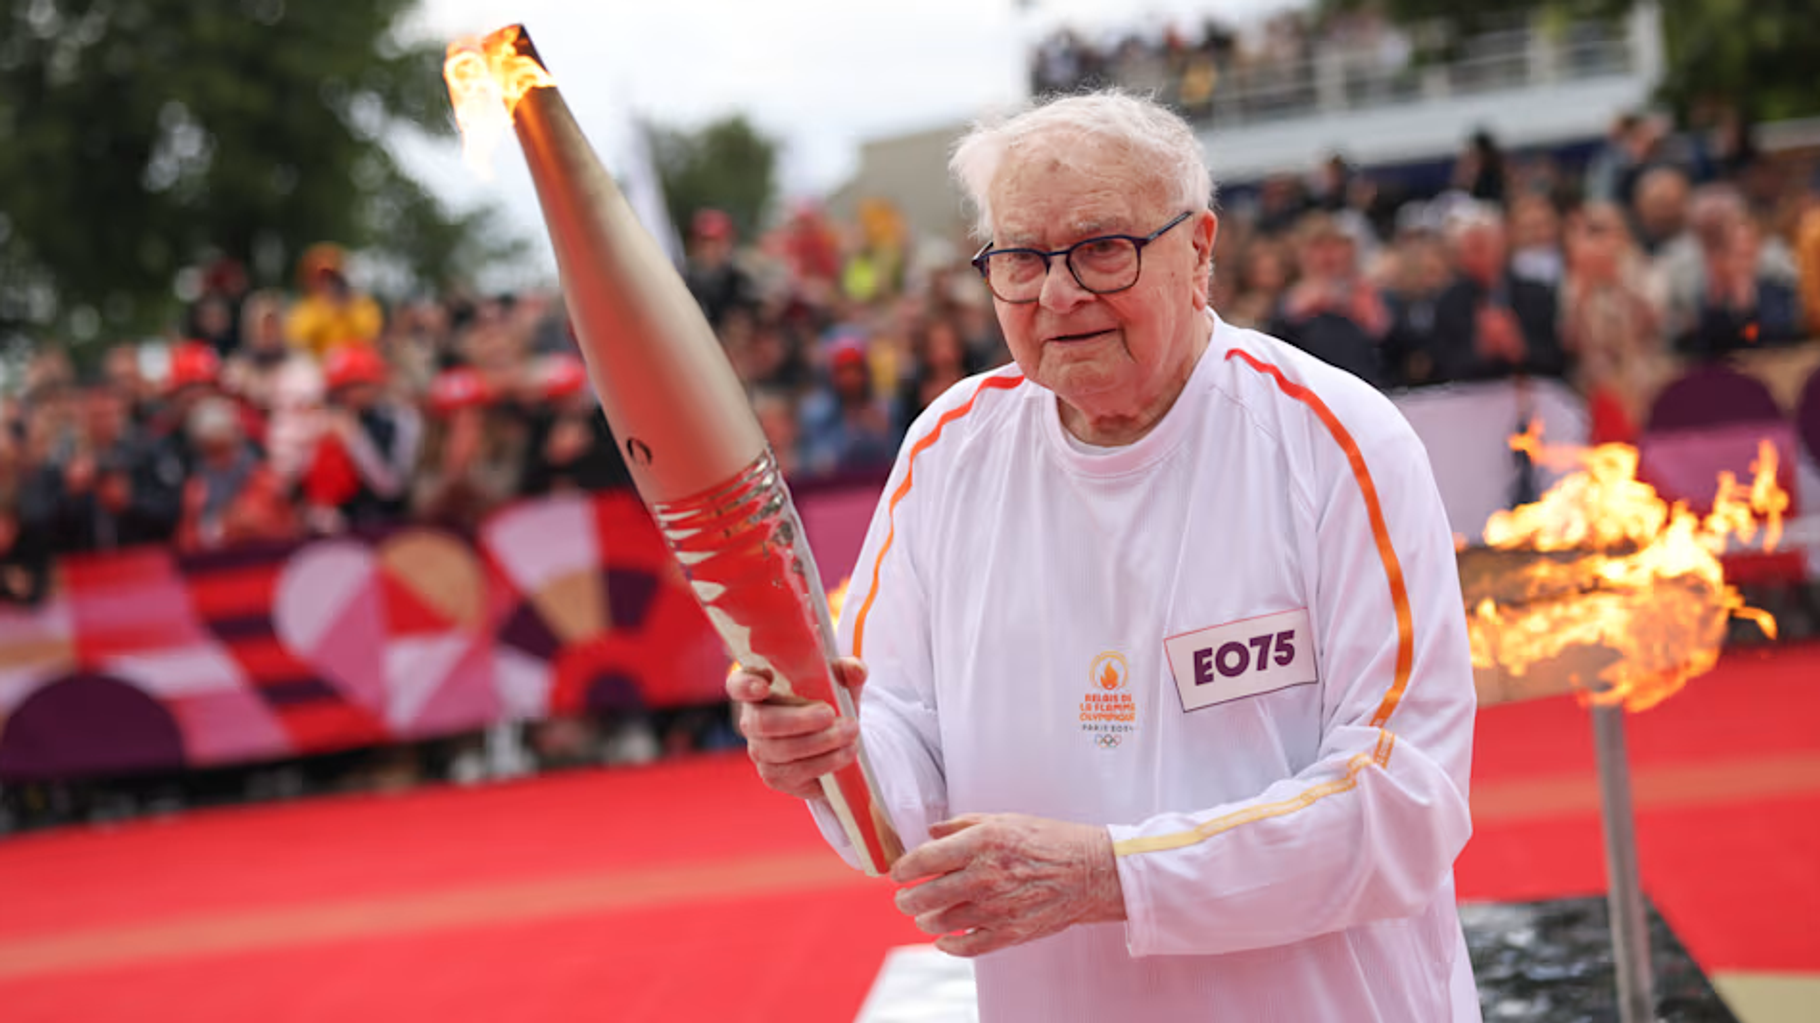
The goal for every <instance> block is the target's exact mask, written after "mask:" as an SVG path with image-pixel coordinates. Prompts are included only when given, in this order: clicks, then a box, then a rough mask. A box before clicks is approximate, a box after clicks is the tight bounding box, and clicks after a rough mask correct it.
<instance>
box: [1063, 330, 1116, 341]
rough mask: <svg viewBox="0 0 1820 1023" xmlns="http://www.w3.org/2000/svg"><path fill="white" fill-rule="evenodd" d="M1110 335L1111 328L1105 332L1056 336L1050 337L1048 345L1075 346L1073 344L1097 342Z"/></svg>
mask: <svg viewBox="0 0 1820 1023" xmlns="http://www.w3.org/2000/svg"><path fill="white" fill-rule="evenodd" d="M1111 333H1112V330H1111V328H1107V329H1106V330H1089V331H1083V332H1082V333H1079V334H1057V335H1055V336H1053V337H1051V338H1050V339H1049V342H1048V343H1050V344H1075V343H1077V342H1081V341H1098V340H1099V339H1100V338H1103V337H1106V336H1107V335H1109V334H1111Z"/></svg>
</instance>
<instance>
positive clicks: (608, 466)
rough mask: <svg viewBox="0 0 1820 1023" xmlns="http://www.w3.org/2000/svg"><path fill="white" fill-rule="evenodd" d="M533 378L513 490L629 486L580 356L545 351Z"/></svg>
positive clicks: (526, 492) (534, 491) (622, 460)
mask: <svg viewBox="0 0 1820 1023" xmlns="http://www.w3.org/2000/svg"><path fill="white" fill-rule="evenodd" d="M533 377H534V378H535V380H536V390H535V391H534V392H533V399H534V400H533V402H532V405H531V410H530V412H529V416H528V418H529V431H528V436H527V440H526V461H525V466H524V478H523V481H522V483H521V485H520V487H519V493H521V494H524V495H526V496H537V495H540V494H548V493H552V492H556V491H563V490H617V489H622V488H629V487H631V486H632V473H631V470H630V469H628V468H627V467H626V460H625V458H624V457H623V456H622V455H621V454H620V451H619V443H618V441H616V440H615V439H614V438H613V431H612V430H611V429H610V428H609V427H608V426H607V417H606V416H604V415H602V414H601V411H600V404H599V402H598V401H597V400H596V399H595V397H594V391H593V389H592V388H591V387H590V386H589V385H588V371H587V367H586V366H584V365H582V361H581V359H579V358H577V357H576V356H573V355H548V356H545V357H544V359H543V362H542V364H541V365H540V366H539V367H538V368H537V370H536V372H535V373H534V374H533Z"/></svg>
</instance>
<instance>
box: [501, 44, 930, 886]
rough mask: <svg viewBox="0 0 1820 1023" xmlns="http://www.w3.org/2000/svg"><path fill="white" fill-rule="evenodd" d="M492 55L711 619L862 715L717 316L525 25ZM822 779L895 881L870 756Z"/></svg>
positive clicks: (651, 480) (770, 663) (601, 390)
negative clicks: (648, 227) (600, 151)
mask: <svg viewBox="0 0 1820 1023" xmlns="http://www.w3.org/2000/svg"><path fill="white" fill-rule="evenodd" d="M481 45H482V47H483V50H484V52H485V54H486V56H487V59H488V60H489V62H490V63H491V64H492V65H493V67H494V72H495V77H496V78H498V79H499V82H500V85H501V88H502V92H503V94H504V95H505V97H506V102H507V104H508V106H509V108H510V110H511V115H512V125H513V130H514V132H515V133H516V134H517V136H518V140H519V142H520V144H521V145H522V146H523V148H524V154H525V160H526V163H527V164H528V165H529V166H530V171H531V179H532V183H533V184H534V185H535V186H536V189H537V197H538V201H539V203H540V204H541V205H542V208H543V215H544V223H545V226H546V227H547V228H548V229H549V233H550V242H551V244H552V246H553V247H554V248H555V250H556V262H557V267H558V269H559V270H560V272H561V275H562V286H563V295H564V298H565V300H566V301H567V303H568V309H569V315H570V317H571V319H572V321H573V323H574V327H575V333H576V335H577V337H578V338H579V340H580V342H581V350H582V355H583V357H584V359H585V360H586V361H587V365H588V374H589V376H590V377H591V378H592V380H593V382H594V386H595V389H596V391H597V392H598V394H599V396H600V402H601V406H602V408H603V409H604V410H605V411H606V415H607V421H608V423H609V424H610V425H611V426H612V427H613V433H614V435H615V436H617V437H618V438H619V441H620V444H621V445H622V447H623V449H624V452H625V454H626V461H627V463H628V464H629V465H630V467H631V471H632V480H633V483H634V484H635V485H636V486H637V488H638V492H639V495H640V496H641V497H642V498H643V499H644V501H645V503H646V505H647V506H649V507H650V509H651V511H652V513H653V514H654V515H655V516H656V518H657V521H658V524H659V526H660V528H661V529H662V531H663V534H664V536H665V538H666V539H667V540H668V542H669V544H670V548H671V550H672V551H673V552H674V553H675V554H676V557H677V559H678V561H679V562H680V563H681V565H682V568H683V571H684V573H685V574H686V575H687V576H688V578H689V580H690V583H691V585H692V586H693V588H694V591H695V595H696V598H697V599H698V600H699V601H700V603H701V606H702V609H703V610H704V611H705V612H706V613H707V615H708V618H709V619H710V620H711V621H712V622H713V624H714V627H715V628H716V629H717V630H718V631H719V633H720V635H721V638H722V639H723V640H724V641H725V642H726V644H727V646H728V648H729V649H730V650H731V651H732V653H733V655H734V657H735V658H737V659H738V660H739V662H740V663H741V664H744V665H749V666H753V667H766V668H770V669H771V670H772V671H773V673H774V678H775V680H776V682H775V685H776V688H777V690H778V692H779V695H778V697H777V698H778V699H783V700H797V699H800V700H821V701H826V702H828V703H829V704H832V705H833V706H834V707H835V708H836V709H837V710H838V711H839V712H840V713H841V714H843V715H846V716H849V717H851V716H853V714H854V712H855V708H854V707H853V704H852V701H851V699H850V697H849V695H848V693H847V691H846V690H845V689H844V688H843V687H842V686H840V685H839V684H837V683H836V681H835V678H834V674H833V671H832V670H831V668H830V667H829V662H830V660H831V659H832V658H833V657H834V656H835V654H836V650H835V646H834V637H833V632H832V629H831V628H830V625H829V616H828V604H827V597H826V595H825V594H824V593H823V592H822V587H821V581H820V577H819V576H818V575H817V574H816V572H815V565H814V561H813V560H812V558H811V556H810V553H809V548H808V545H807V543H806V542H805V540H804V536H803V530H802V523H801V521H800V519H799V518H798V516H797V513H796V508H795V505H794V504H793V503H792V501H791V500H790V492H789V490H788V489H787V488H786V487H785V485H784V481H783V478H782V476H781V475H780V474H779V473H778V471H777V467H776V463H775V461H774V460H773V459H772V457H771V452H770V449H769V448H768V446H767V445H766V443H765V438H764V434H763V432H762V431H761V430H760V428H759V425H758V420H757V419H756V417H754V416H753V414H752V410H751V408H750V406H749V405H748V404H747V402H746V396H745V391H744V389H743V388H742V387H741V386H740V383H739V380H738V378H737V377H736V376H735V375H734V373H733V367H732V366H731V365H730V364H729V363H728V362H727V359H726V356H725V355H724V354H722V352H721V348H720V344H719V342H718V341H717V340H716V339H715V337H714V334H713V332H712V330H711V329H710V328H709V326H708V323H707V320H706V319H705V318H704V317H703V316H702V313H701V310H700V308H699V307H698V306H697V305H696V304H695V300H694V298H693V297H692V296H691V295H690V294H689V291H688V288H687V286H686V285H685V284H684V283H683V280H682V278H681V276H680V275H678V274H677V272H676V270H675V268H674V267H672V266H671V265H670V263H669V261H668V260H667V259H666V258H665V257H664V255H663V252H662V250H660V249H659V248H658V246H657V243H656V242H655V241H654V240H653V239H652V238H651V236H650V235H649V234H648V233H646V231H645V230H644V228H643V227H642V226H641V225H640V224H639V222H638V220H637V218H636V216H634V214H633V212H632V209H631V207H630V206H629V205H628V204H627V202H626V200H625V197H624V196H623V195H622V194H621V193H620V191H619V188H618V187H617V186H616V185H615V184H614V182H613V179H612V177H611V176H609V175H608V174H607V172H606V169H605V167H603V166H602V165H601V162H600V159H599V157H598V156H597V155H596V154H595V152H594V149H593V147H592V146H590V145H589V144H588V140H587V139H586V137H584V136H583V135H582V132H581V128H580V127H579V126H578V125H577V124H576V122H575V118H574V116H573V115H572V114H571V113H570V111H569V107H568V104H567V103H565V102H564V101H563V97H562V94H561V93H560V92H559V91H558V90H557V88H556V87H555V86H554V84H552V83H551V82H550V80H549V78H548V75H547V74H545V73H543V69H542V62H541V61H540V60H538V58H537V54H536V51H535V49H534V48H533V47H532V45H531V41H530V37H529V36H527V35H526V34H525V32H524V30H523V28H522V27H519V26H513V27H510V28H506V29H501V30H500V31H499V32H496V33H494V34H493V35H492V36H489V37H488V38H487V40H485V41H484V42H483V43H482V44H481ZM471 52H472V51H470V53H471ZM531 65H535V66H534V67H533V66H531ZM527 70H528V71H532V72H535V74H531V75H528V76H527V75H525V74H524V72H525V71H527ZM514 82H519V83H522V82H532V83H534V84H530V85H528V86H526V87H523V88H515V87H514V85H513V83H514ZM821 781H822V789H823V791H824V792H825V793H826V795H827V798H828V801H829V803H831V804H832V805H833V807H834V811H835V813H836V815H837V816H838V817H839V818H840V821H841V824H842V826H843V828H844V829H845V830H846V833H847V837H848V839H849V840H850V841H851V842H852V844H853V848H854V849H855V850H857V851H858V852H859V854H860V859H861V862H862V865H863V866H864V867H865V869H866V871H867V872H868V873H870V874H875V875H876V874H882V873H884V872H885V871H886V870H887V869H889V867H890V866H891V864H892V862H894V861H895V860H896V858H897V856H898V855H899V854H900V853H901V852H902V846H901V844H900V842H899V840H898V838H897V835H896V834H895V833H894V832H893V830H892V828H891V825H890V823H889V821H888V820H887V819H886V817H885V816H884V814H883V813H881V812H880V811H879V809H878V800H877V798H876V792H877V789H876V788H875V787H874V786H873V785H872V780H871V776H870V771H869V769H868V767H867V766H866V762H865V759H864V754H863V752H862V755H861V757H860V758H859V759H858V761H857V762H855V763H854V764H852V765H850V766H849V767H846V768H843V769H841V770H839V771H836V772H834V773H832V774H829V775H827V776H825V777H823V778H822V780H821Z"/></svg>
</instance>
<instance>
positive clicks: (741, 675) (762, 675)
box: [727, 668, 771, 703]
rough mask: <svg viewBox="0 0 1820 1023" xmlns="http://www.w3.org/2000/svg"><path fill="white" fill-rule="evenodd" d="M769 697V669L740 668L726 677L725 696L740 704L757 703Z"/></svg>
mask: <svg viewBox="0 0 1820 1023" xmlns="http://www.w3.org/2000/svg"><path fill="white" fill-rule="evenodd" d="M770 695H771V672H770V670H769V669H765V668H741V669H740V670H739V671H736V672H734V673H733V674H731V675H728V676H727V696H728V697H730V698H732V699H734V700H738V701H739V702H740V703H758V702H760V701H762V700H764V699H765V698H766V697H768V696H770Z"/></svg>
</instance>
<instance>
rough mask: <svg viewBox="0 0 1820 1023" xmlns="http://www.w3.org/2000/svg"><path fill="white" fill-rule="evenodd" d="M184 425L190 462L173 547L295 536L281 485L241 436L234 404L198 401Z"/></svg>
mask: <svg viewBox="0 0 1820 1023" xmlns="http://www.w3.org/2000/svg"><path fill="white" fill-rule="evenodd" d="M186 425H187V429H188V432H189V435H190V444H191V446H192V447H193V448H194V449H195V451H196V464H195V467H194V468H193V469H192V470H191V472H190V477H189V480H188V481H187V482H186V483H185V485H184V491H183V522H182V525H181V527H180V528H179V529H178V532H177V547H178V549H179V550H183V551H189V552H195V551H208V550H219V549H220V548H222V547H228V546H232V545H234V544H239V543H245V542H247V541H253V540H282V539H285V538H288V537H291V536H294V535H296V532H297V518H296V513H295V511H294V510H293V509H292V507H291V505H290V503H289V502H288V501H287V500H286V499H285V494H284V488H283V485H282V484H281V483H280V482H279V481H278V477H277V476H276V475H274V474H273V473H272V471H271V470H270V469H269V468H267V467H266V466H265V465H264V464H263V463H262V462H261V461H260V459H259V454H258V452H257V451H255V450H254V448H253V446H252V445H251V444H250V443H248V441H247V439H246V436H245V435H244V434H243V433H242V431H241V423H240V414H239V410H238V409H237V408H236V407H235V405H234V402H233V401H232V400H231V399H228V398H225V397H219V396H212V397H207V398H204V399H202V400H201V401H199V402H197V403H196V404H195V406H194V407H192V408H191V409H190V413H189V419H188V422H187V424H186Z"/></svg>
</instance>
